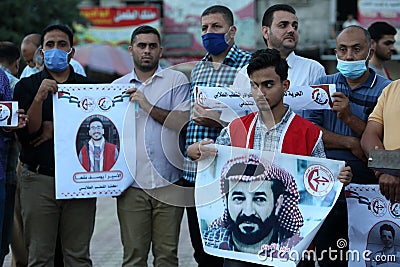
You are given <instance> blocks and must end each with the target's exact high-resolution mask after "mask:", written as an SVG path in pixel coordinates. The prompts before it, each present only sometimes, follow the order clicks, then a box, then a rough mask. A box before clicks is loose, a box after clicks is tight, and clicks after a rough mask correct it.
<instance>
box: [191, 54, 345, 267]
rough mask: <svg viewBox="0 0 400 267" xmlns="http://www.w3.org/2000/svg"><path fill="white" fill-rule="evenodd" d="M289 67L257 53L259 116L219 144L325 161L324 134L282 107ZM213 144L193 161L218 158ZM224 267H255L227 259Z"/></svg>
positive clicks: (254, 73) (224, 134) (195, 152)
mask: <svg viewBox="0 0 400 267" xmlns="http://www.w3.org/2000/svg"><path fill="white" fill-rule="evenodd" d="M288 68H289V67H288V64H287V62H286V61H285V60H284V59H283V58H282V57H281V56H280V53H279V51H278V50H276V49H264V50H258V51H256V52H255V53H254V54H253V56H252V59H251V60H250V63H249V65H248V67H247V73H248V75H249V77H250V80H251V91H252V94H253V98H254V100H255V101H256V104H257V108H258V110H259V111H258V112H255V113H251V114H249V115H247V116H244V117H241V118H238V119H235V120H234V121H232V122H231V123H230V124H229V125H228V127H225V128H224V129H223V130H222V131H221V134H220V136H219V137H218V139H217V141H216V143H217V144H221V145H228V146H229V145H232V146H237V147H244V148H253V149H256V150H264V151H279V152H284V153H288V154H295V155H303V156H314V157H321V158H324V157H325V153H324V146H323V143H322V138H321V132H320V130H319V129H318V127H316V126H315V125H313V124H312V123H310V122H309V121H307V120H305V119H303V118H301V117H300V116H298V115H296V114H294V112H293V111H292V110H291V109H290V107H289V106H287V105H285V104H283V96H284V92H285V91H287V90H288V88H289V86H290V81H289V80H288V79H287V75H288ZM211 143H213V141H212V140H202V141H200V142H197V143H195V144H193V145H191V146H190V147H189V148H188V155H189V156H190V157H191V158H192V159H193V160H198V159H200V158H203V157H207V156H215V155H216V154H217V150H216V149H215V148H211V147H206V146H205V145H207V144H211ZM351 177H352V173H351V168H350V167H344V168H343V169H342V170H341V172H340V174H339V177H338V178H339V179H340V181H341V182H342V183H344V184H348V183H349V182H350V180H351ZM224 266H226V267H228V266H256V265H254V264H248V263H241V262H239V261H235V260H229V259H226V260H225V263H224Z"/></svg>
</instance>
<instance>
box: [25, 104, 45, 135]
mask: <svg viewBox="0 0 400 267" xmlns="http://www.w3.org/2000/svg"><path fill="white" fill-rule="evenodd" d="M27 114H28V117H29V122H28V132H29V134H32V133H36V132H37V131H39V129H40V127H41V126H42V102H40V101H38V100H35V99H34V100H33V102H32V104H31V106H30V107H29V109H28V112H27Z"/></svg>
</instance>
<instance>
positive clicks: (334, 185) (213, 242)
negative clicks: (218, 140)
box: [195, 145, 344, 266]
mask: <svg viewBox="0 0 400 267" xmlns="http://www.w3.org/2000/svg"><path fill="white" fill-rule="evenodd" d="M216 148H217V149H218V156H217V157H215V158H214V159H213V158H208V159H205V160H201V161H199V164H198V169H197V170H198V172H197V179H196V187H195V188H196V191H195V198H196V206H197V214H198V219H199V225H200V232H201V235H202V239H203V246H204V249H205V251H206V252H207V253H209V254H212V255H216V256H219V257H224V258H230V259H237V260H241V261H247V262H252V263H257V264H262V265H269V266H295V265H296V262H298V261H299V260H300V259H302V258H305V256H307V255H304V253H306V251H307V247H308V246H309V244H310V243H311V241H312V239H313V238H314V236H315V234H316V233H317V231H318V229H319V228H320V226H321V224H322V222H323V221H324V219H325V217H326V216H327V214H328V213H329V211H330V210H331V208H332V206H333V205H334V203H335V202H336V200H337V198H338V197H339V193H340V191H341V189H342V183H340V182H339V180H338V179H337V176H338V174H339V172H340V169H341V168H342V167H343V166H344V162H342V161H336V160H328V159H321V158H314V157H305V156H297V155H289V154H281V153H272V152H266V151H256V150H250V149H244V148H237V147H228V146H219V145H217V146H216Z"/></svg>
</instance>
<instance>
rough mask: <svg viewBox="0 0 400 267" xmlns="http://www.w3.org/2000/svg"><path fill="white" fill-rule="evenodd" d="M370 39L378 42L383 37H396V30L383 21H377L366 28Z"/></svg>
mask: <svg viewBox="0 0 400 267" xmlns="http://www.w3.org/2000/svg"><path fill="white" fill-rule="evenodd" d="M368 32H369V34H370V35H371V39H373V40H375V41H376V42H378V41H379V40H380V39H381V38H382V37H383V36H384V35H396V33H397V31H396V28H395V27H393V26H392V25H390V24H389V23H387V22H384V21H377V22H374V23H372V24H371V25H370V26H369V27H368Z"/></svg>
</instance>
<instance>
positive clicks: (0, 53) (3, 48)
mask: <svg viewBox="0 0 400 267" xmlns="http://www.w3.org/2000/svg"><path fill="white" fill-rule="evenodd" d="M20 57H21V53H20V52H19V48H18V47H17V46H16V45H15V44H14V43H12V42H8V41H3V42H0V62H6V63H7V64H12V63H14V62H15V61H16V60H18V59H19V58H20Z"/></svg>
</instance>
